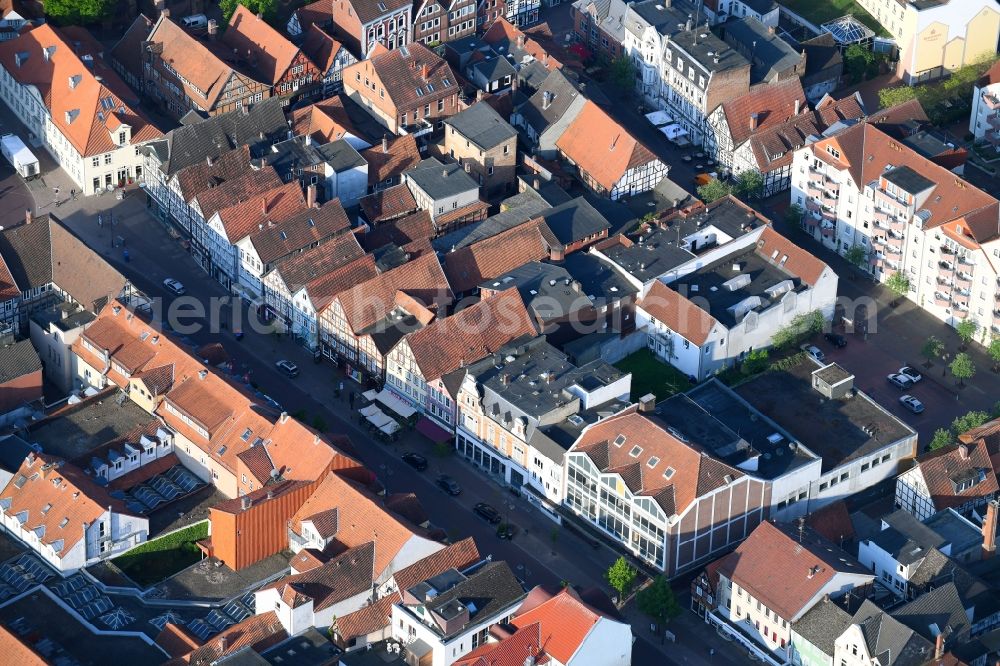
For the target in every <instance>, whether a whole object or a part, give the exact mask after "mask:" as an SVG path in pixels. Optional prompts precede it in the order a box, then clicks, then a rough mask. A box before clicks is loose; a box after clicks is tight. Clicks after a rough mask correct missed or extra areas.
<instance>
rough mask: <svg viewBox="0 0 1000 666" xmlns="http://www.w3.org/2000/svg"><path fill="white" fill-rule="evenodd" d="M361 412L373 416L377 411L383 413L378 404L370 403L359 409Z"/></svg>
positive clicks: (363, 414)
mask: <svg viewBox="0 0 1000 666" xmlns="http://www.w3.org/2000/svg"><path fill="white" fill-rule="evenodd" d="M358 411H359V412H361V416H366V417H367V416H371V415H372V414H374V413H375V412H378V413H380V414H381V413H382V410H381V409H379V408H378V405H368V406H367V407H362V408H361V409H359V410H358Z"/></svg>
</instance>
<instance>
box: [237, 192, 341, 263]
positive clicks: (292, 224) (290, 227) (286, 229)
mask: <svg viewBox="0 0 1000 666" xmlns="http://www.w3.org/2000/svg"><path fill="white" fill-rule="evenodd" d="M350 228H351V221H350V220H349V219H347V213H346V212H345V211H344V207H343V206H342V205H340V200H339V199H333V200H331V201H327V202H326V203H324V204H322V205H321V206H319V207H318V208H303V209H301V210H299V211H298V212H296V213H294V214H292V215H291V216H290V217H287V218H285V219H284V220H282V221H280V222H279V223H277V224H275V223H274V220H272V221H271V223H270V224H268V225H267V226H266V227H264V228H263V229H260V230H258V231H257V232H256V233H254V232H251V233H250V242H251V243H253V246H254V249H255V250H256V251H257V256H258V257H259V258H260V261H261V263H263V264H270V263H272V262H274V261H277V260H278V259H281V258H283V257H286V256H288V255H290V254H292V253H293V252H298V251H299V250H302V249H304V248H311V247H313V246H315V245H316V244H317V243H320V242H322V241H326V240H327V239H329V238H330V237H331V236H334V235H336V234H339V233H342V232H345V231H347V230H349V229H350Z"/></svg>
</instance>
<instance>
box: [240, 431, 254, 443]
mask: <svg viewBox="0 0 1000 666" xmlns="http://www.w3.org/2000/svg"><path fill="white" fill-rule="evenodd" d="M252 434H253V430H251V429H250V428H247V429H246V430H244V431H243V434H242V435H240V439H242V440H243V441H244V442H249V441H250V435H252Z"/></svg>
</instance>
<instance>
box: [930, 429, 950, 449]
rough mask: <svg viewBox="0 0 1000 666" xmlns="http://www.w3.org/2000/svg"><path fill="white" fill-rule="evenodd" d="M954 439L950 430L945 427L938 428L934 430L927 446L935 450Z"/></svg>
mask: <svg viewBox="0 0 1000 666" xmlns="http://www.w3.org/2000/svg"><path fill="white" fill-rule="evenodd" d="M953 441H954V438H953V437H952V434H951V430H948V429H947V428H938V429H937V430H935V431H934V437H933V438H931V443H930V444H928V445H927V448H928V449H929V450H931V451H937V450H938V449H943V448H944V447H946V446H948V445H949V444H951V443H952V442H953Z"/></svg>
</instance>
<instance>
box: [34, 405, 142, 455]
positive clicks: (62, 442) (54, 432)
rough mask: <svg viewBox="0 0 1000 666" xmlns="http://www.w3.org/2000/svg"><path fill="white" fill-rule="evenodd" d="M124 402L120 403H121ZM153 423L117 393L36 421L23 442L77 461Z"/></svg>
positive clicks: (137, 407)
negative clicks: (102, 445) (84, 455)
mask: <svg viewBox="0 0 1000 666" xmlns="http://www.w3.org/2000/svg"><path fill="white" fill-rule="evenodd" d="M123 398H124V399H123ZM155 422H156V419H155V418H154V417H152V416H150V415H149V414H147V413H146V412H145V411H143V409H142V408H140V407H139V405H137V404H135V403H134V402H132V401H131V400H130V399H128V397H127V396H125V394H122V393H119V392H118V391H117V390H114V391H105V392H102V393H99V394H98V395H95V396H94V397H92V398H87V399H86V400H84V401H83V402H80V403H77V404H75V405H69V406H67V407H64V408H63V409H61V410H59V411H57V412H55V413H54V414H52V415H50V416H49V417H48V418H46V419H44V420H42V421H39V422H38V423H37V424H35V425H34V426H32V427H31V428H30V429H29V430H28V434H27V435H25V439H26V440H28V442H30V443H31V444H39V445H40V446H41V447H42V451H43V452H45V453H52V454H55V455H57V456H61V457H63V458H67V459H72V458H77V457H79V456H81V455H83V454H85V453H88V452H90V451H92V450H94V449H96V448H97V447H99V446H100V445H101V444H104V443H106V442H109V441H111V440H112V439H115V438H117V437H121V436H123V435H125V434H127V433H129V432H131V431H132V430H135V429H136V428H138V427H139V426H142V425H147V424H151V423H155Z"/></svg>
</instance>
